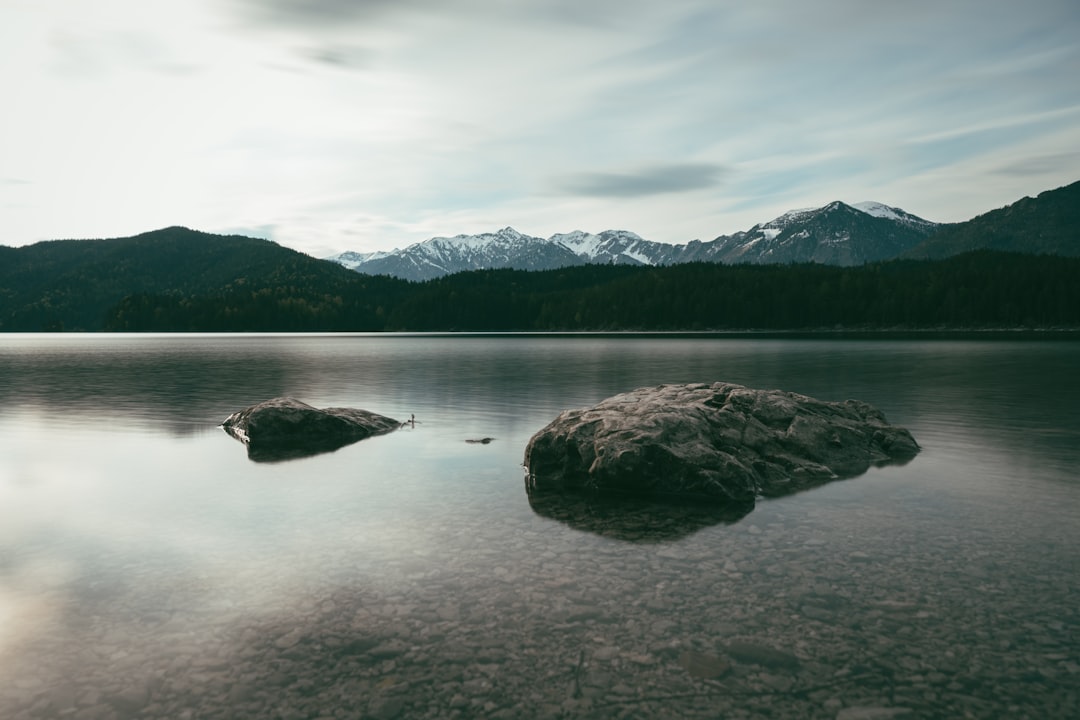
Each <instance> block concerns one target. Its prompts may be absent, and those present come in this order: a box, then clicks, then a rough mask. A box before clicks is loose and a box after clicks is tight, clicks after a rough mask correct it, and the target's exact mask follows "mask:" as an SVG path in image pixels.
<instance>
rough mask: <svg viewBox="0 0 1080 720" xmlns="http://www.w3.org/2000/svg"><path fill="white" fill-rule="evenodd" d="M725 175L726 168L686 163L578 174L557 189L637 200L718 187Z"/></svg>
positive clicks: (562, 181)
mask: <svg viewBox="0 0 1080 720" xmlns="http://www.w3.org/2000/svg"><path fill="white" fill-rule="evenodd" d="M723 175H724V168H723V167H722V166H720V165H716V164H712V163H683V164H675V165H656V166H653V167H647V168H643V169H640V170H634V171H629V172H618V173H609V172H585V173H578V174H575V175H570V176H568V177H564V178H561V179H559V180H557V181H556V183H555V186H556V187H557V188H558V189H559V190H560V191H562V192H564V193H568V194H571V195H586V196H590V197H612V198H635V197H642V196H646V195H664V194H667V193H679V192H687V191H691V190H701V189H703V188H709V187H714V186H715V185H717V184H718V183H719V182H720V180H721V178H722V177H723Z"/></svg>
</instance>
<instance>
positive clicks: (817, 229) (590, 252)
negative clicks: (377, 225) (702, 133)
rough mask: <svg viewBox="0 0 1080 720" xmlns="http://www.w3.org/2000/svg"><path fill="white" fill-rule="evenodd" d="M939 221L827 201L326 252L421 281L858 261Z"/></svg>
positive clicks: (897, 248) (916, 239)
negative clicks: (462, 275)
mask: <svg viewBox="0 0 1080 720" xmlns="http://www.w3.org/2000/svg"><path fill="white" fill-rule="evenodd" d="M939 227H940V226H939V225H938V224H937V223H933V222H930V221H929V220H924V219H923V218H920V217H917V216H915V215H912V214H910V213H907V212H905V211H903V210H901V209H899V208H894V207H890V206H888V205H884V204H882V203H876V202H866V203H859V204H857V205H848V204H846V203H842V202H833V203H829V204H828V205H825V206H824V207H820V208H808V209H805V210H792V211H791V212H787V213H784V214H783V215H781V216H780V217H778V218H775V219H773V220H770V221H769V222H766V223H760V224H758V225H755V226H754V227H752V228H750V229H749V230H746V231H745V232H739V233H735V234H734V235H722V236H720V237H717V238H715V239H714V240H711V241H708V242H702V241H700V240H694V241H692V242H689V243H686V244H683V245H672V244H669V243H661V242H654V241H651V240H646V239H644V238H642V237H641V236H640V235H637V234H636V233H633V232H630V231H628V230H605V231H603V232H601V233H588V232H583V231H581V230H575V231H573V232H569V233H558V234H555V235H552V236H551V237H549V238H540V237H534V236H531V235H525V234H523V233H520V232H518V231H517V230H515V229H514V228H512V227H505V228H503V229H502V230H499V231H497V232H493V233H483V234H480V235H457V236H455V237H435V238H431V239H430V240H426V241H424V242H421V243H416V244H414V245H410V246H409V247H407V248H405V249H403V250H394V251H392V252H376V253H368V254H361V253H355V252H345V253H341V254H339V255H334V256H332V257H329V258H326V259H327V260H331V261H333V262H336V263H338V264H340V265H343V266H344V267H347V268H349V269H351V270H356V271H358V272H361V273H365V274H368V275H391V276H394V277H398V278H402V279H405V280H413V281H422V280H431V279H433V278H437V277H442V276H443V275H452V274H454V273H457V272H462V271H464V270H479V269H486V268H515V269H518V270H550V269H554V268H560V267H569V266H574V265H585V264H601V265H652V266H660V265H675V264H679V263H686V262H722V263H725V264H734V263H756V264H789V263H798V262H817V263H822V264H826V265H841V266H850V265H862V264H864V263H867V262H874V261H877V260H888V259H891V258H894V257H898V256H899V255H901V254H902V253H904V252H905V251H907V250H910V249H912V248H914V247H916V246H917V245H918V244H919V243H920V242H922V241H923V240H925V239H926V238H927V237H929V236H930V235H932V234H933V233H934V232H935V231H936V230H937V229H938V228H939Z"/></svg>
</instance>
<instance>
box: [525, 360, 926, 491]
mask: <svg viewBox="0 0 1080 720" xmlns="http://www.w3.org/2000/svg"><path fill="white" fill-rule="evenodd" d="M918 452H919V446H918V444H917V443H916V442H915V440H914V438H912V436H911V433H909V432H908V431H907V430H905V429H903V428H899V427H894V426H892V425H889V424H888V423H887V422H886V420H885V416H884V415H883V414H882V413H881V412H880V411H879V410H877V409H876V408H874V407H873V406H871V405H868V404H867V403H864V402H859V401H857V400H847V401H845V402H824V401H821V400H815V399H814V398H811V397H807V396H805V395H798V394H796V393H790V392H783V391H780V390H753V389H751V388H747V387H743V386H742V385H734V384H732V383H722V382H720V383H713V384H711V385H709V384H704V383H702V384H694V385H661V386H659V387H654V388H640V389H638V390H633V391H631V392H628V393H623V394H621V395H616V396H614V397H610V398H608V399H606V400H604V401H602V402H601V403H600V404H598V405H596V406H595V407H591V408H585V409H579V410H568V411H566V412H564V413H562V414H561V415H559V416H558V417H557V418H556V419H555V420H554V421H552V422H551V424H549V425H548V426H547V427H545V428H544V429H542V430H540V432H538V433H536V434H535V435H534V436H533V437H532V439H531V440H530V441H529V444H528V447H527V448H526V449H525V465H526V467H527V469H528V476H527V480H526V486H527V488H528V490H529V493H530V495H531V494H534V493H545V492H555V493H562V492H566V491H575V490H586V491H595V492H598V493H600V494H609V493H629V494H636V495H650V496H659V497H663V496H674V497H703V498H709V499H713V500H718V501H740V502H745V501H753V499H754V498H755V497H757V496H766V497H769V496H772V497H775V496H779V495H785V494H787V493H791V492H796V491H798V490H802V489H804V488H807V487H812V486H814V485H819V484H821V483H824V482H827V481H829V480H834V479H837V478H844V477H853V476H855V475H859V474H861V473H863V472H865V471H866V470H867V469H868V468H870V467H871V466H872V465H886V464H890V463H900V462H906V461H907V460H910V459H911V458H912V457H914V456H915V455H916V454H917V453H918Z"/></svg>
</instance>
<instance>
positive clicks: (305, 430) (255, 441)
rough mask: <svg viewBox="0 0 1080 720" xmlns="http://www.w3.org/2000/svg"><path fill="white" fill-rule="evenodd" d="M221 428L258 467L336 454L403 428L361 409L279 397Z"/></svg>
mask: <svg viewBox="0 0 1080 720" xmlns="http://www.w3.org/2000/svg"><path fill="white" fill-rule="evenodd" d="M221 427H222V428H223V429H224V430H225V432H227V433H228V434H229V435H231V436H233V437H234V438H236V439H237V440H239V441H240V442H242V443H244V444H245V445H247V447H248V457H249V458H251V459H252V460H255V461H257V462H261V461H269V462H273V461H277V460H288V459H292V458H297V457H304V456H307V455H315V454H318V453H322V452H330V451H332V450H337V449H338V448H340V447H344V446H345V445H349V444H351V443H354V442H356V441H357V440H363V439H364V438H367V437H371V436H372V435H382V434H384V433H388V432H391V431H393V430H397V429H398V428H400V427H401V423H399V422H398V421H397V420H394V419H393V418H389V417H386V416H385V415H378V414H376V413H373V412H369V411H367V410H358V409H356V408H324V409H322V410H320V409H318V408H314V407H312V406H311V405H308V404H307V403H303V402H300V401H299V400H297V399H295V398H290V397H279V398H274V399H273V400H267V401H265V402H261V403H258V404H257V405H252V406H251V407H248V408H245V409H243V410H240V411H238V412H234V413H233V414H232V415H230V416H229V417H227V418H225V420H224V421H223V422H222V423H221Z"/></svg>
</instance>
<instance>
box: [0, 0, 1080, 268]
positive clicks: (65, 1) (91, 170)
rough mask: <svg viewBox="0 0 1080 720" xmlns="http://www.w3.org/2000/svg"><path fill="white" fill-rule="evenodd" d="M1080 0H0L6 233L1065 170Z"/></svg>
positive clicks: (928, 211)
mask: <svg viewBox="0 0 1080 720" xmlns="http://www.w3.org/2000/svg"><path fill="white" fill-rule="evenodd" d="M1078 78H1080V4H1078V3H1077V0H1028V2H1023V3H1021V2H1016V0H908V1H907V2H875V1H873V0H819V1H817V2H808V1H807V0H777V1H775V2H773V1H769V0H762V2H757V3H751V2H744V1H742V0H740V1H738V2H734V1H732V2H728V1H727V0H663V1H660V0H651V1H644V0H548V1H542V0H514V1H511V0H461V1H460V2H455V1H454V0H93V1H92V2H91V1H89V0H0V83H2V85H0V87H2V89H3V94H2V96H0V244H3V245H24V244H27V243H30V242H35V241H38V240H43V239H52V238H69V237H116V236H123V235H131V234H135V233H138V232H143V231H146V230H151V229H155V228H159V227H165V226H169V225H186V226H188V227H192V228H195V229H199V230H206V231H209V232H238V233H242V234H248V235H255V236H258V237H266V238H270V239H273V240H275V241H277V242H279V243H281V244H283V245H286V246H289V247H293V248H296V249H298V250H302V251H304V252H307V253H310V254H312V255H315V256H317V257H322V256H325V255H329V254H331V253H335V252H340V251H343V250H358V251H367V250H377V249H382V250H389V249H391V248H394V247H404V246H405V245H408V244H411V243H413V242H418V241H421V240H425V239H427V238H429V237H432V236H435V235H455V234H458V233H477V232H485V231H492V230H496V229H498V228H500V227H504V226H506V225H512V226H514V227H515V228H517V229H518V230H520V231H522V232H525V233H528V234H532V235H539V236H544V237H546V236H549V235H551V234H552V233H556V232H568V231H570V230H574V229H582V230H588V231H592V232H599V231H601V230H605V229H609V228H618V229H627V230H633V231H635V232H637V233H638V234H640V235H642V236H644V237H646V238H648V239H650V240H657V241H661V242H671V243H682V242H687V241H689V240H692V239H695V238H698V239H702V240H709V239H712V238H713V237H715V236H717V235H720V234H727V233H731V232H735V231H737V230H745V229H747V228H749V227H750V226H752V225H753V224H755V223H757V222H760V221H765V220H769V219H771V218H773V217H775V216H777V215H779V214H781V213H783V212H784V211H786V210H788V209H791V208H796V207H809V206H817V205H822V204H825V203H827V202H830V201H832V200H844V201H846V202H852V203H854V202H859V201H863V200H878V201H881V202H884V203H887V204H890V205H895V206H899V207H901V208H904V209H905V210H907V211H909V212H913V213H915V214H916V215H920V216H922V217H925V218H927V219H930V220H936V221H956V220H965V219H968V218H970V217H972V216H974V215H976V214H978V213H981V212H985V211H987V210H990V209H993V208H995V207H1000V206H1001V205H1004V204H1007V203H1009V202H1012V201H1014V200H1017V199H1019V198H1020V197H1023V196H1024V195H1034V194H1037V193H1039V192H1041V191H1043V190H1048V189H1052V188H1055V187H1059V186H1061V185H1065V184H1067V183H1070V182H1073V181H1075V180H1078V179H1080V80H1078Z"/></svg>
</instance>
